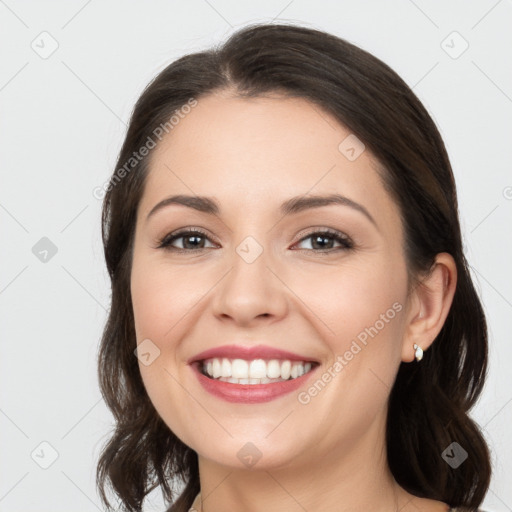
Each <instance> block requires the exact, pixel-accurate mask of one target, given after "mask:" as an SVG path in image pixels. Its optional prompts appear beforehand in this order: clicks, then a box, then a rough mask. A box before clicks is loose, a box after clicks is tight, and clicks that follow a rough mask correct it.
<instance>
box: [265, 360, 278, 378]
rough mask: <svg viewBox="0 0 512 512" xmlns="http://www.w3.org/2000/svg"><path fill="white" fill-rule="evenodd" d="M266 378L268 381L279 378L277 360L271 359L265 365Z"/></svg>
mask: <svg viewBox="0 0 512 512" xmlns="http://www.w3.org/2000/svg"><path fill="white" fill-rule="evenodd" d="M267 377H268V378H269V379H277V378H279V377H281V365H280V364H279V361H278V360H277V359H271V360H270V361H269V362H268V363H267Z"/></svg>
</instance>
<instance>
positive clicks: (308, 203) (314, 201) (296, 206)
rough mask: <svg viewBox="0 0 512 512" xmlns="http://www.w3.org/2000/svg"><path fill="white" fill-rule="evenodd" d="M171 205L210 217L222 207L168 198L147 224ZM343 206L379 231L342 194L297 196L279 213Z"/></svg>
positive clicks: (205, 201) (189, 198) (206, 199)
mask: <svg viewBox="0 0 512 512" xmlns="http://www.w3.org/2000/svg"><path fill="white" fill-rule="evenodd" d="M171 204H179V205H182V206H186V207H188V208H192V209H194V210H197V211H199V212H202V213H206V214H208V215H218V214H219V213H220V207H219V205H218V203H217V201H215V199H213V198H211V197H206V196H188V195H183V194H180V195H174V196H170V197H167V198H165V199H163V200H162V201H160V202H159V203H157V204H156V205H155V206H154V207H153V208H152V209H151V211H150V212H149V213H148V215H147V217H146V222H147V221H148V220H149V218H150V217H151V216H152V215H154V214H155V213H156V212H157V211H159V210H161V209H162V208H165V207H167V206H169V205H171ZM333 204H337V205H341V206H348V207H350V208H352V209H354V210H356V211H358V212H360V213H362V214H363V215H364V216H365V217H366V218H367V219H368V220H369V221H370V222H371V223H372V224H373V225H374V226H375V227H376V228H377V229H378V226H377V223H376V222H375V219H374V218H373V217H372V216H371V215H370V212H369V211H368V210H367V209H366V208H365V207H364V206H363V205H361V204H359V203H356V202H355V201H353V200H352V199H349V198H348V197H345V196H342V195H340V194H329V195H325V196H324V195H322V196H320V195H315V196H296V197H292V198H291V199H288V200H286V201H285V202H284V203H283V204H282V205H281V206H280V208H279V211H280V212H281V214H282V215H283V216H286V215H293V214H297V213H300V212H303V211H305V210H308V209H310V208H319V207H322V206H329V205H333Z"/></svg>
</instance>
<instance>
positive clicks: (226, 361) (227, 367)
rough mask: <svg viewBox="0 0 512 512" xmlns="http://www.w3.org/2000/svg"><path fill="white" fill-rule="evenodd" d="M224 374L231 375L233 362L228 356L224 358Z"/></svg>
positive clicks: (224, 375)
mask: <svg viewBox="0 0 512 512" xmlns="http://www.w3.org/2000/svg"><path fill="white" fill-rule="evenodd" d="M222 376H223V377H231V363H230V362H229V359H226V358H224V359H223V360H222Z"/></svg>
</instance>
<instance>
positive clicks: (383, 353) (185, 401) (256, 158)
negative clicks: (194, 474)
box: [131, 92, 456, 512]
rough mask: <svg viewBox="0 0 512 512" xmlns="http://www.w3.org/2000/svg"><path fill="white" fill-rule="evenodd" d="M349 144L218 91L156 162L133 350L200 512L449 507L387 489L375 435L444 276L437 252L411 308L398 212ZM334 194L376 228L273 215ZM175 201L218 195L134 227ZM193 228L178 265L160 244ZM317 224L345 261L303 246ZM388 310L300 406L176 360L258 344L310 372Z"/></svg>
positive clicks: (316, 112)
mask: <svg viewBox="0 0 512 512" xmlns="http://www.w3.org/2000/svg"><path fill="white" fill-rule="evenodd" d="M348 135H350V132H349V131H348V130H347V129H346V128H345V127H343V126H341V125H340V124H339V123H338V122H337V121H336V120H335V119H334V118H333V117H332V116H330V115H329V114H328V113H327V112H325V111H323V110H322V109H320V108H319V107H318V106H317V105H314V104H312V103H310V102H308V101H307V100H305V99H301V98H293V99H291V98H284V97H280V96H278V95H274V96H272V97H265V98H257V99H240V98H235V97H234V96H233V95H231V94H229V93H228V92H222V93H218V94H215V95H210V96H207V97H205V98H201V99H200V100H199V102H198V105H197V106H196V107H195V108H194V109H193V110H192V111H191V112H190V113H189V114H188V115H187V116H186V117H185V118H184V119H182V120H181V121H180V123H179V124H178V125H177V126H175V127H174V129H173V130H172V131H171V132H170V133H169V134H168V135H167V136H166V138H164V139H163V140H162V142H161V143H160V144H159V145H158V146H157V147H156V148H155V149H154V150H153V153H152V155H151V159H152V160H151V170H150V173H149V176H148V181H147V183H146V187H145V190H144V194H143V197H142V199H141V202H140V204H139V209H138V212H137V226H136V233H135V241H134V252H133V265H132V274H131V293H132V300H133V308H134V315H135V327H136V334H137V343H141V342H142V341H143V340H145V339H150V340H151V342H152V343H154V345H156V346H157V347H158V349H159V350H160V355H159V356H158V357H157V358H156V359H155V360H154V361H153V363H152V364H150V365H148V366H146V365H144V364H141V363H140V364H139V366H140V371H141V374H142V378H143V381H144V384H145V386H146V389H147V392H148V394H149V397H150V399H151V401H152V402H153V404H154V406H155V408H156V410H157V411H158V413H159V414H160V416H161V417H162V418H163V420H164V421H165V423H166V424H167V425H168V426H169V428H170V429H171V430H172V431H173V432H174V433H175V434H176V435H177V436H178V437H179V438H180V439H181V440H182V441H183V442H184V443H186V444H187V445H188V446H190V447H191V448H192V449H193V450H195V451H196V452H197V454H198V456H199V469H200V480H201V495H202V499H203V504H202V507H203V510H204V511H206V512H216V511H224V510H245V511H263V510H264V511H266V512H273V511H277V510H279V511H282V510H287V511H302V510H304V509H305V510H310V511H313V510H323V511H331V510H332V511H337V512H343V511H351V512H353V511H367V510H372V511H377V512H378V511H387V512H389V511H393V510H396V502H397V500H398V504H399V508H400V510H401V511H415V512H416V511H418V510H424V511H442V510H447V509H448V507H447V505H446V504H443V503H441V502H438V501H434V500H427V499H421V498H418V497H415V496H413V495H411V494H408V493H407V492H405V491H404V490H403V489H401V488H400V487H399V486H398V485H397V484H396V482H395V481H394V479H393V477H392V475H391V473H390V471H389V468H388V466H387V459H386V447H385V424H386V414H387V400H388V397H389V393H390V390H391V387H392V385H393V382H394V379H395V377H396V374H397V372H398V368H399V366H400V363H401V362H402V361H404V362H408V363H411V364H421V362H420V363H417V362H415V361H414V349H413V344H414V343H417V344H418V345H420V346H421V347H422V348H423V350H427V349H428V347H429V346H430V344H431V343H432V341H433V340H434V338H435V337H436V335H437V334H438V332H439V331H440V329H441V327H442V325H443V322H444V320H445V318H446V316H447V314H448V311H449V307H450V305H451V301H452V298H453V293H454V290H455V284H456V269H455V264H454V262H453V259H452V258H451V256H450V255H448V254H445V253H443V254H439V255H438V257H437V264H436V266H435V268H434V270H433V272H432V273H431V275H430V277H429V279H428V280H425V281H424V285H423V286H421V287H418V288H417V289H416V290H415V291H414V292H413V293H412V294H411V295H409V296H408V294H407V285H408V277H407V267H406V261H405V257H404V252H403V232H402V225H401V222H400V217H399V210H398V207H397V205H396V204H395V203H394V201H393V200H392V199H391V197H390V196H389V195H388V194H387V192H386V191H385V189H384V187H383V185H382V182H381V179H380V176H379V174H378V171H377V169H378V166H377V162H376V161H375V159H374V158H373V156H372V155H371V154H370V151H369V150H365V151H364V152H363V153H362V154H361V155H360V156H359V157H358V158H357V159H356V160H354V161H349V160H348V159H347V158H346V156H345V155H344V154H343V153H342V152H340V150H339V149H338V146H339V144H340V143H341V142H342V141H343V140H344V139H345V138H346V137H347V136H348ZM332 193H339V194H341V195H344V196H346V197H348V198H350V199H351V200H353V201H355V202H357V203H359V204H361V205H363V206H364V207H365V208H366V209H367V210H368V211H369V213H370V214H371V216H372V217H373V218H374V219H375V222H376V225H374V224H373V223H372V222H371V221H370V220H368V219H367V218H366V217H365V216H364V215H363V214H362V213H360V212H359V211H357V210H355V209H353V208H351V207H348V206H340V205H329V206H324V207H320V208H315V209H310V210H306V211H304V212H301V213H298V214H293V215H288V216H285V217H283V216H282V215H281V214H280V213H279V212H278V208H279V206H280V205H281V203H282V202H284V201H285V200H287V199H289V198H290V197H292V196H303V195H313V194H315V195H316V194H319V195H324V194H332ZM174 194H187V195H199V196H209V197H213V198H215V199H216V200H217V201H218V203H219V205H220V213H219V215H208V214H206V213H201V212H198V211H195V210H193V209H190V208H187V207H186V206H182V205H169V206H167V207H165V208H163V209H161V210H159V211H158V212H156V213H155V214H154V215H152V216H151V217H150V218H149V219H147V215H148V213H149V212H150V211H151V209H152V208H153V207H154V206H155V205H156V204H157V203H158V202H159V201H161V200H162V199H164V198H166V197H168V196H170V195H174ZM194 227H195V228H201V230H203V231H205V232H206V233H207V238H201V239H200V240H199V245H198V246H199V247H203V248H202V249H200V250H194V247H195V246H194V245H190V244H189V245H188V246H187V245H184V244H187V242H189V241H190V236H189V237H185V239H184V238H178V239H176V240H175V241H174V242H173V245H174V247H176V248H184V247H185V249H183V251H188V252H178V251H175V252H172V251H170V250H168V249H167V250H166V249H163V248H157V246H158V243H159V241H160V240H161V239H162V238H164V237H165V236H166V235H168V234H169V233H171V232H174V231H177V230H178V229H181V228H194ZM325 228H330V229H333V230H337V231H340V232H341V233H343V234H345V235H346V236H348V237H349V238H350V239H351V240H352V241H353V242H354V247H353V249H343V248H341V249H340V247H342V246H341V244H340V243H339V242H337V241H335V240H334V239H332V238H329V239H327V240H326V242H327V246H326V248H327V250H330V251H331V252H330V253H324V254H322V253H320V250H321V249H322V248H323V246H318V245H313V244H314V242H315V237H313V238H307V235H311V234H312V233H315V232H317V231H318V230H320V229H325ZM248 236H251V237H253V238H254V239H255V240H256V241H257V242H258V244H259V245H260V246H261V248H262V249H263V252H262V254H261V255H260V256H259V257H258V258H256V260H255V261H254V262H252V263H250V264H249V263H247V262H246V261H245V260H244V259H243V258H242V257H240V255H239V254H238V253H237V252H236V248H237V247H238V246H239V244H240V243H241V242H242V241H243V240H244V239H245V238H246V237H248ZM192 242H194V240H192ZM329 244H330V245H329ZM196 245H197V242H196ZM186 247H192V248H188V249H187V248H186ZM301 249H302V250H301ZM395 303H398V304H399V305H401V306H402V307H401V311H399V312H397V313H396V315H394V318H393V319H391V320H389V321H388V322H386V323H385V326H384V327H383V328H381V329H380V330H378V334H377V335H374V337H369V338H368V342H367V344H366V345H363V344H361V343H359V345H360V346H361V350H360V351H359V352H358V353H357V354H355V355H354V356H353V358H352V359H351V360H350V361H348V362H347V364H346V365H344V367H343V369H342V370H341V371H338V372H337V373H336V376H335V377H333V378H332V379H331V381H330V382H329V383H328V384H327V385H326V386H325V387H324V388H323V389H322V390H321V392H319V393H318V394H317V395H316V396H315V397H313V398H311V400H310V401H309V403H307V404H303V403H300V402H299V401H298V399H297V396H298V394H299V392H301V391H307V389H308V388H309V387H310V386H311V384H312V382H309V383H308V384H305V385H304V386H303V387H302V388H301V389H299V390H298V391H297V392H292V393H290V394H288V395H285V396H282V397H279V398H277V399H275V400H272V401H270V402H266V403H261V404H236V403H229V402H226V401H223V400H221V399H219V398H216V397H214V396H212V395H210V394H209V393H207V392H206V391H205V390H203V388H202V386H201V385H200V384H199V382H198V380H197V378H196V377H195V375H194V373H193V372H192V370H191V367H190V366H189V365H188V364H187V360H188V359H189V358H191V357H192V356H194V355H195V354H198V353H199V352H202V351H203V350H206V349H209V348H213V347H217V346H220V345H225V344H230V343H235V344H241V345H248V346H251V345H257V344H266V345H271V346H274V347H277V348H280V349H284V350H289V351H292V352H295V353H298V354H304V355H307V356H309V357H310V358H311V359H316V360H318V361H320V363H321V367H320V368H318V369H317V371H316V373H317V375H318V376H321V375H322V374H323V373H324V372H325V371H326V369H327V368H329V367H332V366H333V364H334V362H335V360H336V359H335V357H336V355H343V354H345V352H346V351H347V350H349V349H350V347H351V344H352V342H353V341H354V340H356V339H357V336H358V335H359V334H360V333H361V332H363V331H364V330H365V328H368V327H370V326H374V325H375V324H376V321H377V320H379V319H381V318H382V317H381V315H382V314H384V315H386V312H387V311H388V310H389V309H390V308H391V309H392V305H393V304H395ZM379 325H380V324H379ZM352 346H353V345H352ZM314 380H316V378H315V379H313V382H314ZM248 442H250V443H252V444H254V445H255V446H256V447H257V448H258V450H259V451H260V452H261V454H262V456H261V458H260V459H259V460H258V462H257V463H256V464H255V465H254V466H253V467H251V468H248V467H246V466H245V465H244V464H243V463H242V462H241V461H240V460H239V458H238V457H237V452H238V451H239V450H240V449H241V448H242V447H243V446H244V445H245V444H246V443H248Z"/></svg>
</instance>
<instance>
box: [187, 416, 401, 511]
mask: <svg viewBox="0 0 512 512" xmlns="http://www.w3.org/2000/svg"><path fill="white" fill-rule="evenodd" d="M384 419H385V415H384V417H383V418H379V419H377V420H376V421H375V422H374V423H373V425H372V426H371V427H370V428H369V430H368V431H367V432H366V434H365V435H363V436H361V437H359V439H358V440H357V442H354V439H351V440H350V441H348V442H344V443H340V446H339V447H337V449H331V450H329V451H328V452H326V453H318V452H317V453H314V451H313V450H312V451H313V453H311V452H308V453H305V452H304V453H303V454H301V455H300V456H297V457H295V458H294V459H293V461H291V462H289V463H287V464H286V466H284V465H281V466H279V467H276V466H263V465H261V468H260V469H257V465H256V466H254V467H253V468H251V469H243V470H241V469H238V468H232V467H226V466H220V465H218V464H217V463H215V462H214V461H212V460H210V459H205V458H203V457H201V456H199V477H200V482H201V500H198V501H200V502H202V511H201V508H200V507H197V506H196V508H197V510H198V511H201V512H220V511H224V510H244V511H247V512H257V511H261V510H265V511H266V512H278V511H279V512H282V511H283V510H297V511H302V510H323V511H326V512H330V511H332V512H335V511H336V512H349V511H350V512H358V511H361V512H363V511H365V512H366V511H368V510H372V511H374V512H381V511H382V512H393V511H395V510H401V511H402V512H403V510H405V508H407V507H405V508H401V507H403V506H404V505H405V503H406V502H407V501H408V500H406V499H405V497H404V496H405V494H406V493H405V492H403V490H401V489H400V487H399V486H398V484H397V483H396V481H395V480H394V478H393V475H392V474H391V472H390V470H389V467H388V464H387V455H386V450H385V443H384V433H385V429H384ZM359 436H360V434H359ZM262 462H263V459H262Z"/></svg>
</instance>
